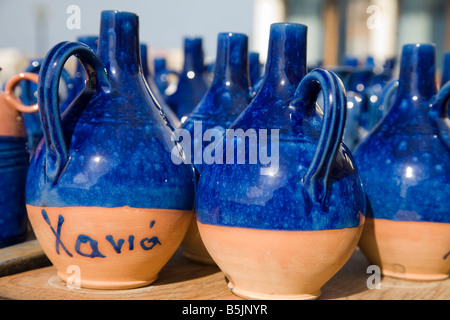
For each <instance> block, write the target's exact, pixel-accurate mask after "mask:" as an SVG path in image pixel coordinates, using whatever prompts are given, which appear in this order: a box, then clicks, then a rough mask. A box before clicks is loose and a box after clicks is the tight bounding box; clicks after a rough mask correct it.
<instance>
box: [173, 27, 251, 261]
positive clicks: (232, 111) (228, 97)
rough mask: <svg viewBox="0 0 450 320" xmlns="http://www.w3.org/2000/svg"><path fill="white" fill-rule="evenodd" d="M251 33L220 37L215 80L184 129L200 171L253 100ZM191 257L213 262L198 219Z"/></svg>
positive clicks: (187, 247)
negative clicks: (200, 232)
mask: <svg viewBox="0 0 450 320" xmlns="http://www.w3.org/2000/svg"><path fill="white" fill-rule="evenodd" d="M248 61H249V53H248V37H247V35H245V34H241V33H231V32H230V33H220V34H219V35H218V37H217V54H216V60H215V64H214V66H215V67H214V78H213V81H212V84H211V86H210V88H209V90H208V91H207V93H206V94H205V97H204V98H203V99H202V100H201V101H200V103H199V104H198V106H197V107H195V109H194V110H193V111H192V113H191V114H190V115H189V117H188V118H187V119H186V121H185V122H184V123H183V125H182V127H181V129H182V131H183V132H182V133H183V135H182V136H183V138H182V139H183V141H188V140H185V139H187V138H188V137H190V139H189V140H190V141H191V143H189V144H188V145H184V148H183V149H184V150H185V151H186V150H188V149H189V150H190V159H191V163H193V164H194V167H195V168H196V172H197V174H198V175H200V174H201V172H202V171H203V169H204V167H205V166H208V165H210V164H211V161H213V160H214V158H215V157H216V156H217V155H216V154H215V153H214V151H215V149H214V144H215V143H216V142H217V141H218V140H219V139H220V138H221V137H222V136H223V135H225V130H226V129H228V128H229V127H230V126H231V124H232V123H233V122H234V121H235V120H236V118H237V117H238V116H239V115H240V114H241V112H242V111H243V110H244V109H245V108H246V107H247V105H248V104H249V102H250V78H249V66H248ZM181 247H182V253H183V255H184V256H185V257H187V258H188V259H191V260H193V261H196V262H200V263H207V264H213V263H214V262H213V261H212V260H211V257H210V256H209V254H208V253H207V251H206V249H205V248H204V245H203V243H202V242H201V239H200V236H199V234H198V230H197V224H196V221H195V219H193V221H192V225H191V227H190V228H189V230H188V233H187V235H186V237H185V239H184V241H183V243H182V245H181Z"/></svg>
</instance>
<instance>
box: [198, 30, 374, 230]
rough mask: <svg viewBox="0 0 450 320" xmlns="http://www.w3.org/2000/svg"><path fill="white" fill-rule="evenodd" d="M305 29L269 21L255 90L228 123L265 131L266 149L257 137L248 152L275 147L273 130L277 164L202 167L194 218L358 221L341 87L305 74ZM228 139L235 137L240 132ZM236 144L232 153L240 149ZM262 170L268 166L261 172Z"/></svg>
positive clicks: (340, 224) (273, 224) (288, 226)
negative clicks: (266, 49)
mask: <svg viewBox="0 0 450 320" xmlns="http://www.w3.org/2000/svg"><path fill="white" fill-rule="evenodd" d="M306 33H307V27H306V26H303V25H298V24H293V23H280V24H273V25H272V26H271V29H270V40H269V53H268V60H267V64H266V71H265V75H264V81H263V83H262V86H261V89H260V90H259V92H258V94H257V95H256V97H255V98H254V100H253V101H252V102H251V104H250V105H249V106H248V107H247V108H246V109H245V110H244V112H243V113H242V114H241V115H240V116H239V117H238V119H237V120H236V121H235V122H234V123H233V125H232V126H231V128H232V129H239V128H240V129H243V130H244V131H246V130H247V129H255V130H259V129H268V132H267V136H268V139H269V142H268V144H267V149H264V148H263V146H262V145H261V144H260V142H259V139H257V140H256V141H253V142H249V143H246V145H245V153H246V154H247V155H249V154H250V150H249V149H250V148H252V147H254V146H255V144H257V148H256V150H260V152H261V150H262V151H263V153H265V154H266V155H269V154H270V153H271V152H274V149H272V144H271V142H272V139H274V137H275V136H274V135H272V134H273V131H271V130H272V129H277V130H279V165H278V168H276V169H277V170H273V171H271V169H275V168H270V167H269V166H268V165H267V164H263V162H262V161H257V162H256V163H255V164H252V163H250V161H249V158H246V162H245V164H239V163H237V162H235V163H234V164H228V163H227V164H214V165H210V166H207V167H205V169H204V171H203V172H202V174H201V176H200V179H199V185H198V193H197V201H196V213H197V219H198V221H200V222H202V223H207V224H213V225H221V226H230V227H244V228H254V229H268V230H325V229H338V228H347V227H356V226H358V225H359V224H360V222H361V220H360V219H361V214H364V212H365V201H364V193H363V191H362V186H361V181H360V179H359V175H358V173H357V169H356V167H355V165H354V161H353V159H352V155H351V154H350V152H349V151H348V149H347V148H346V147H345V145H344V144H342V143H341V141H342V140H341V138H342V134H343V126H344V122H345V93H344V92H345V90H344V89H343V87H342V84H339V81H338V79H337V77H336V76H335V75H334V74H332V73H330V72H328V71H324V70H319V71H314V72H312V73H310V74H308V76H306V70H307V69H306ZM302 79H303V80H304V82H303V81H302ZM319 79H320V81H319ZM301 81H302V84H300V82H301ZM319 83H320V86H319ZM299 84H300V85H299ZM320 88H322V89H323V90H324V92H325V95H326V96H327V97H328V96H332V97H333V98H332V101H334V102H333V103H332V104H331V105H332V106H330V103H329V102H330V100H328V99H326V100H325V102H326V104H324V105H325V107H326V108H325V109H324V110H325V114H326V116H325V117H323V113H322V111H321V110H319V108H318V107H316V105H315V103H314V102H315V99H316V98H317V95H318V94H319V91H320ZM331 119H334V120H331ZM322 126H324V130H321V128H322ZM227 139H228V137H225V138H224V140H227ZM231 139H234V140H233V143H235V142H237V141H238V140H239V139H242V138H239V137H231ZM319 141H320V143H319ZM236 145H237V144H235V148H234V153H235V155H237V154H238V152H239V150H238V149H237V148H236ZM269 146H270V147H269ZM273 146H275V144H274V145H273ZM253 149H254V148H253ZM268 149H270V150H268ZM325 150H326V151H325ZM320 155H321V156H320ZM228 156H229V155H227V157H228ZM260 160H261V159H260ZM262 169H266V170H267V171H265V174H262V171H261V170H262Z"/></svg>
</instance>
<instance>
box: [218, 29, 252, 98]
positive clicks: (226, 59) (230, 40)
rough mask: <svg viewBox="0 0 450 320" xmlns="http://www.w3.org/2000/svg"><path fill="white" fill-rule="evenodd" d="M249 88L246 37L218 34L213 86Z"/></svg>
mask: <svg viewBox="0 0 450 320" xmlns="http://www.w3.org/2000/svg"><path fill="white" fill-rule="evenodd" d="M215 85H225V86H238V87H240V88H242V89H244V90H248V88H249V87H250V80H249V69H248V37H247V36H246V35H244V34H239V33H220V34H219V35H218V42H217V56H216V63H215V67H214V80H213V86H215Z"/></svg>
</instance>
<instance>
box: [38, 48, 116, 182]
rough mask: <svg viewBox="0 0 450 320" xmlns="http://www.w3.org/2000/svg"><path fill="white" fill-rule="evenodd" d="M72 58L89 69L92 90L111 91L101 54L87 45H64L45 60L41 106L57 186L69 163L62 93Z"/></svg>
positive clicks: (48, 170) (49, 171) (48, 166)
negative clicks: (60, 85) (62, 78)
mask: <svg viewBox="0 0 450 320" xmlns="http://www.w3.org/2000/svg"><path fill="white" fill-rule="evenodd" d="M72 56H76V57H77V58H78V59H79V60H80V62H81V63H82V65H83V67H84V68H85V70H86V72H87V74H88V79H87V81H86V86H87V87H88V88H90V89H92V90H94V91H97V92H101V91H109V89H110V84H109V79H108V75H107V73H106V69H105V67H104V66H103V63H102V62H101V60H100V58H99V57H98V56H97V54H96V53H95V52H94V51H93V50H92V49H91V48H90V47H88V46H87V45H85V44H83V43H79V42H61V43H59V44H57V45H56V46H54V47H53V48H52V49H51V50H50V51H49V53H48V54H47V56H46V57H45V59H44V61H43V63H42V66H41V70H40V72H39V84H38V104H39V106H40V107H39V114H40V118H41V123H42V129H43V133H44V139H45V144H46V175H47V178H48V179H49V180H51V181H52V182H53V183H56V182H57V180H58V179H59V177H60V175H61V173H62V172H63V170H64V168H65V167H66V166H67V164H68V161H69V154H68V147H67V145H66V140H65V136H64V132H63V128H62V126H61V114H60V110H59V94H58V93H59V81H60V78H61V75H62V73H63V70H64V65H65V63H66V61H67V60H68V59H69V58H70V57H72ZM73 107H76V106H75V105H74V106H73Z"/></svg>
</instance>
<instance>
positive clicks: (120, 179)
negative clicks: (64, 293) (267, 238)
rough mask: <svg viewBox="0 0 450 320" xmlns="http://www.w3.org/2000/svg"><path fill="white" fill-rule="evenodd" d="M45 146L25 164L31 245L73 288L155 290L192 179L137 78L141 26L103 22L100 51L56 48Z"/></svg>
mask: <svg viewBox="0 0 450 320" xmlns="http://www.w3.org/2000/svg"><path fill="white" fill-rule="evenodd" d="M72 56H76V57H77V58H78V59H79V61H80V63H81V64H82V65H83V66H84V67H85V70H86V73H87V80H86V88H85V89H84V90H83V91H82V92H81V94H80V95H79V96H78V97H77V99H76V100H74V101H73V103H72V104H71V105H70V106H69V108H68V109H67V110H66V112H65V113H64V114H62V115H61V114H60V111H59V98H58V95H57V90H58V82H59V79H60V77H61V73H62V70H63V67H64V64H65V63H66V61H67V60H68V59H69V58H70V57H72ZM38 102H39V114H40V117H41V120H42V127H43V131H44V139H43V140H42V141H41V143H40V144H39V145H38V147H37V149H36V152H35V153H34V155H33V158H32V159H31V162H30V166H29V170H28V175H27V181H26V206H27V211H28V217H29V219H30V223H31V225H32V227H33V230H34V232H35V234H36V238H37V240H38V241H39V244H40V245H41V247H42V249H43V250H44V252H45V254H46V255H47V257H48V258H49V259H50V261H51V262H52V263H53V265H54V267H55V268H56V269H57V274H58V276H59V277H60V278H61V279H62V280H63V281H65V282H70V280H71V279H72V277H71V276H72V272H71V271H70V268H69V267H70V266H73V265H76V266H78V268H79V274H78V276H79V278H78V280H79V285H80V286H81V287H85V288H96V289H124V288H135V287H140V286H144V285H148V284H150V283H152V282H154V281H155V280H156V279H157V277H158V273H159V271H160V270H161V268H162V267H163V266H164V265H165V264H166V263H167V261H168V260H169V259H170V257H171V256H172V255H173V254H174V252H175V251H176V249H177V248H178V247H179V245H180V243H181V241H182V239H183V237H184V235H185V233H186V231H187V229H188V226H189V224H190V221H191V219H192V217H193V209H194V195H195V177H194V170H193V167H192V165H190V164H184V163H182V164H175V163H174V161H173V158H174V157H182V156H183V154H182V150H181V147H180V146H179V144H178V143H177V142H175V139H174V138H173V131H172V130H171V126H170V124H169V122H168V121H167V118H165V116H164V113H163V112H162V110H161V108H160V106H159V105H157V104H156V103H155V100H154V98H153V96H152V95H151V94H150V90H149V87H148V85H147V83H146V81H145V79H144V76H143V74H142V66H141V57H140V41H139V17H138V16H137V15H136V14H134V13H130V12H122V11H103V12H102V13H101V21H100V34H99V40H98V52H97V53H95V52H94V51H93V50H92V49H91V48H89V47H88V46H87V45H85V44H82V43H79V42H62V43H59V44H58V45H56V46H55V47H53V48H52V49H51V50H50V51H49V52H48V53H47V55H46V57H45V59H44V61H43V63H42V67H41V71H40V77H39V85H38Z"/></svg>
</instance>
